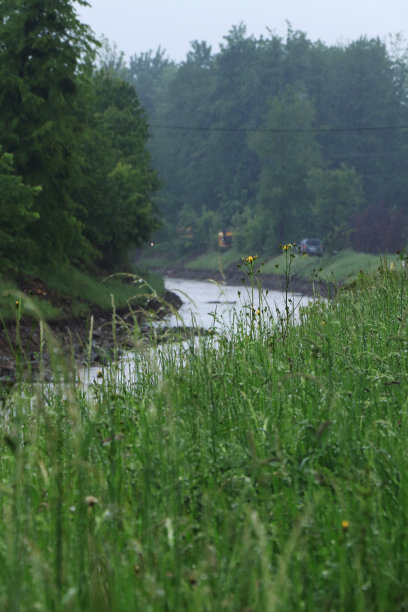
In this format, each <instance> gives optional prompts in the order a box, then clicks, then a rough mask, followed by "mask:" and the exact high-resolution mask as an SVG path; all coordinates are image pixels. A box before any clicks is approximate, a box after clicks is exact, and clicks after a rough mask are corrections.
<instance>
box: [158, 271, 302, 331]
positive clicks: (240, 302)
mask: <svg viewBox="0 0 408 612" xmlns="http://www.w3.org/2000/svg"><path fill="white" fill-rule="evenodd" d="M165 286H166V289H168V290H169V291H173V292H174V293H177V294H178V295H179V296H180V297H181V299H182V300H183V302H184V303H183V305H182V307H181V308H180V310H179V311H178V315H177V316H176V315H172V316H171V317H169V318H168V319H167V324H168V325H169V326H176V325H179V324H180V320H181V321H182V323H183V324H184V325H186V326H196V327H202V328H204V329H209V328H210V327H218V328H219V327H220V326H222V325H227V326H229V325H231V324H232V323H233V320H234V318H236V317H235V315H236V314H237V313H239V312H240V311H242V309H243V308H247V307H248V305H249V304H251V303H252V301H253V305H254V307H255V308H257V307H258V305H259V302H260V296H259V293H258V291H257V290H256V289H255V290H254V293H253V295H252V291H251V288H245V287H244V286H242V287H236V286H232V285H222V284H218V283H214V282H211V281H195V280H185V279H181V278H166V279H165ZM289 299H291V300H292V302H291V303H290V304H291V305H292V304H294V305H295V306H296V305H297V304H298V303H299V302H300V300H301V301H302V304H305V303H306V302H307V299H308V298H306V297H303V298H302V297H301V296H300V295H296V294H295V295H292V294H291V295H290V296H289ZM262 302H263V304H264V306H267V308H268V310H270V312H271V313H272V314H273V315H276V310H277V309H278V310H279V311H281V312H284V310H285V296H284V295H283V294H282V293H281V292H279V291H269V292H262Z"/></svg>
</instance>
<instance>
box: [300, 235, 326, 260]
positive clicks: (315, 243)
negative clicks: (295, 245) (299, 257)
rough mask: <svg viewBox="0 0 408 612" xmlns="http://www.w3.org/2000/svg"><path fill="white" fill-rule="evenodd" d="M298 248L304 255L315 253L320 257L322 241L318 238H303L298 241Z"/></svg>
mask: <svg viewBox="0 0 408 612" xmlns="http://www.w3.org/2000/svg"><path fill="white" fill-rule="evenodd" d="M299 250H300V252H301V253H305V254H306V255H317V256H318V257H321V256H322V255H323V245H322V241H321V240H319V239H318V238H304V239H303V240H302V241H301V242H300V245H299Z"/></svg>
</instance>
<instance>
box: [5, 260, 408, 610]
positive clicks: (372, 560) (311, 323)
mask: <svg viewBox="0 0 408 612" xmlns="http://www.w3.org/2000/svg"><path fill="white" fill-rule="evenodd" d="M246 261H247V263H248V265H252V263H253V261H252V262H251V261H250V260H249V258H247V260H246ZM406 281H407V279H406V274H405V271H404V270H403V269H399V270H394V271H390V270H388V269H386V268H385V267H384V266H382V267H381V269H380V271H378V272H377V273H376V274H375V275H371V276H367V277H364V278H361V279H360V281H359V283H358V284H357V285H356V288H355V290H354V291H348V292H343V293H341V294H340V295H339V296H338V297H337V298H336V299H334V300H333V301H326V300H316V301H315V302H314V303H312V304H310V305H309V306H308V307H306V308H303V309H302V310H301V311H300V312H299V317H300V324H298V325H290V326H289V327H288V333H287V335H286V337H285V341H284V342H282V338H281V333H280V328H279V325H277V324H276V321H274V320H272V319H270V317H269V314H268V313H264V312H263V313H262V314H261V313H260V314H259V315H258V314H255V318H254V317H252V316H250V317H248V316H246V315H245V314H244V315H243V316H242V317H240V318H239V320H238V321H237V327H236V329H235V330H234V333H230V334H228V333H227V334H224V333H221V334H216V336H215V337H212V336H207V337H205V338H201V339H200V340H199V342H198V343H191V344H189V350H187V351H186V350H185V349H184V348H183V349H181V350H180V353H178V352H177V348H176V347H175V345H174V344H172V345H169V346H168V347H167V348H166V346H164V347H162V350H161V351H160V357H159V358H158V359H157V360H156V359H154V358H153V359H151V358H150V356H151V353H150V352H149V353H147V354H146V353H145V355H144V356H143V354H142V353H141V352H138V351H137V352H135V356H134V361H133V362H132V365H134V370H132V372H137V374H132V373H131V374H130V379H129V380H126V379H125V377H124V370H121V369H120V366H119V365H118V366H115V364H112V367H111V368H106V369H104V370H103V371H102V370H101V371H100V372H98V373H96V372H95V374H94V382H93V383H92V384H91V386H90V387H88V389H87V391H86V392H85V391H84V389H83V388H81V386H80V385H79V382H78V380H72V381H71V383H70V384H67V380H69V368H66V367H65V364H64V362H63V361H62V360H61V359H59V358H58V352H56V354H55V357H54V364H55V368H54V371H55V377H54V381H53V385H52V387H48V386H46V385H45V386H43V387H41V388H39V387H38V386H37V387H36V388H30V387H29V386H28V385H22V386H21V388H19V389H16V390H15V391H14V392H13V393H12V394H11V395H10V397H9V398H8V400H6V401H4V402H3V406H2V409H3V411H4V412H5V414H7V419H5V420H4V423H3V425H2V436H3V441H4V443H3V445H2V451H1V452H2V461H1V462H0V478H1V483H2V492H3V495H2V496H1V509H2V512H1V513H0V523H1V530H0V556H1V563H0V578H1V580H0V605H1V608H2V609H4V610H8V609H32V608H38V609H46V610H48V609H59V608H60V609H61V608H63V607H66V608H71V609H75V610H84V611H85V610H86V611H89V610H115V611H118V612H121V611H128V610H152V611H155V610H163V609H171V610H180V609H186V610H222V609H226V610H245V609H253V610H277V611H285V612H286V611H292V610H293V611H296V612H297V611H298V610H299V609H304V610H311V611H312V610H330V609H333V610H384V611H386V610H390V609H392V610H394V609H398V610H399V609H401V610H402V609H404V607H405V603H406V574H407V570H408V561H407V559H408V555H407V553H408V548H407V542H406V537H405V534H406V516H407V512H408V488H407V487H408V481H407V477H406V462H407V448H406V435H407V433H408V421H407V415H406V403H407V400H406V398H407V384H408V381H407V375H406V372H407V366H408V363H407V353H406V344H407V340H406V333H405V329H406V324H407V311H408V310H407V306H408V294H407V286H408V285H407V282H406ZM248 307H249V309H251V308H252V307H253V304H251V303H249V304H248ZM244 312H248V310H247V311H245V310H244ZM248 319H250V322H248ZM248 332H250V333H248ZM59 375H60V377H59ZM22 577H24V583H23V584H24V588H21V584H22V582H21V580H22Z"/></svg>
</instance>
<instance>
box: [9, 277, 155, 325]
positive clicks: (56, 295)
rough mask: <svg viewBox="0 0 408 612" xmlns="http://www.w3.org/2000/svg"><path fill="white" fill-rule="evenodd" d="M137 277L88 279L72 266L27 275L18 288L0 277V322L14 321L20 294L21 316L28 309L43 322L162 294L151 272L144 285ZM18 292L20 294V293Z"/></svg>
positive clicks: (12, 282)
mask: <svg viewBox="0 0 408 612" xmlns="http://www.w3.org/2000/svg"><path fill="white" fill-rule="evenodd" d="M137 278H138V275H137V273H136V272H135V273H132V274H129V275H126V274H120V275H112V276H108V275H99V276H91V275H90V274H87V273H85V272H82V271H81V270H79V269H77V268H74V267H72V266H68V265H67V266H59V267H58V268H56V267H48V268H43V269H42V270H41V271H36V273H33V274H32V275H28V276H27V278H26V279H25V280H23V281H20V284H19V283H17V282H16V281H15V280H11V279H6V278H1V277H0V319H2V320H9V319H14V318H15V305H16V294H17V293H18V292H19V291H20V290H22V291H23V294H22V297H23V298H24V297H27V298H28V300H27V301H25V300H24V299H23V300H21V296H20V298H19V299H20V302H22V308H23V311H22V313H21V314H22V315H24V314H29V313H30V310H31V306H32V305H33V304H34V305H35V308H36V309H38V310H39V311H40V312H41V313H42V317H43V318H44V319H45V320H51V319H55V318H59V317H62V316H64V315H65V316H66V315H68V316H70V317H77V316H83V315H86V314H87V313H89V312H92V310H94V309H95V308H97V309H101V310H105V311H107V312H110V310H111V305H112V296H113V299H114V301H115V304H116V307H117V308H122V307H124V306H127V305H128V304H131V305H133V306H134V305H136V304H138V303H140V304H143V303H144V302H145V301H146V294H149V293H151V294H153V293H155V292H156V293H157V294H159V295H162V294H163V292H164V281H163V279H162V277H161V276H159V275H158V274H156V273H154V272H150V273H144V274H143V282H142V281H141V282H140V283H138V282H137ZM20 292H21V291H20Z"/></svg>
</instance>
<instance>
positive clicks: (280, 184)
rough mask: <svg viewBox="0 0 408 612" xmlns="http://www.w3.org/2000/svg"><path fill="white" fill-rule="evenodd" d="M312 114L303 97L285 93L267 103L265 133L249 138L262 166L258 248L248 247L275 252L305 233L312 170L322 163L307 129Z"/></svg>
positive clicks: (248, 246) (307, 221)
mask: <svg viewBox="0 0 408 612" xmlns="http://www.w3.org/2000/svg"><path fill="white" fill-rule="evenodd" d="M313 121H314V109H313V105H312V104H311V102H310V101H309V100H308V99H307V96H305V95H303V94H298V93H296V92H294V91H291V90H288V91H287V92H286V94H285V95H284V96H282V97H279V98H274V99H273V100H272V102H271V105H270V109H269V112H268V115H267V117H266V122H265V128H266V129H267V130H270V131H266V132H263V133H259V134H254V135H252V136H251V137H250V141H249V142H250V145H251V147H252V148H253V149H254V150H255V151H256V153H257V155H258V157H259V159H260V161H261V174H260V180H259V195H258V205H257V214H258V218H259V221H260V224H259V227H258V232H257V234H258V236H257V241H256V244H248V245H247V248H251V249H254V248H255V249H257V250H260V249H264V248H269V249H270V250H271V251H273V249H274V248H276V246H277V244H278V243H279V242H280V241H282V242H289V239H290V237H291V236H297V235H300V234H302V233H304V232H306V233H307V230H308V228H309V227H310V225H311V222H310V217H311V196H310V193H309V192H308V189H307V177H308V174H309V172H310V170H311V169H312V168H313V167H314V166H315V165H317V164H319V163H321V159H320V157H319V150H318V145H317V143H316V141H315V137H314V134H313V133H311V131H310V130H311V127H312V125H313Z"/></svg>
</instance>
